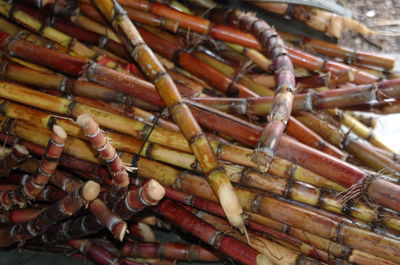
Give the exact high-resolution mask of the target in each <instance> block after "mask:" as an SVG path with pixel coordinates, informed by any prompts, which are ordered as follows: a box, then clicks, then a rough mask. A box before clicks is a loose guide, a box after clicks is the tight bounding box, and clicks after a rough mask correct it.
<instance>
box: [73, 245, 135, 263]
mask: <svg viewBox="0 0 400 265" xmlns="http://www.w3.org/2000/svg"><path fill="white" fill-rule="evenodd" d="M67 244H68V245H70V246H71V247H73V248H75V249H76V250H78V251H80V252H81V253H82V254H85V257H88V258H89V259H90V260H92V261H94V262H96V263H98V264H102V265H113V264H121V265H140V263H137V262H133V261H129V260H126V259H120V258H119V257H117V256H115V255H114V254H112V253H111V252H109V251H108V250H107V249H105V248H103V247H102V246H100V245H97V244H95V243H93V242H92V241H91V240H88V239H84V240H83V239H73V240H69V241H68V242H67Z"/></svg>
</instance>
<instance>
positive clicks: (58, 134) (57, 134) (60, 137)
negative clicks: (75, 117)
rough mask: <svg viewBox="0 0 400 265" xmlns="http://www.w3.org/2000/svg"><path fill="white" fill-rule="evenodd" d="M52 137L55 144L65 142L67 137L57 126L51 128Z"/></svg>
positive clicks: (61, 128)
mask: <svg viewBox="0 0 400 265" xmlns="http://www.w3.org/2000/svg"><path fill="white" fill-rule="evenodd" d="M53 133H54V134H53V136H55V137H56V139H53V140H55V142H57V143H63V142H65V140H66V139H67V137H68V135H67V133H66V132H65V130H64V129H63V127H61V126H58V125H54V126H53Z"/></svg>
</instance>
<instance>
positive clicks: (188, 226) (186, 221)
mask: <svg viewBox="0 0 400 265" xmlns="http://www.w3.org/2000/svg"><path fill="white" fill-rule="evenodd" d="M157 210H158V212H159V213H160V214H161V215H162V216H164V217H166V218H168V219H169V220H171V221H173V222H174V223H176V224H177V225H178V226H179V227H181V228H182V229H184V230H186V231H188V232H190V233H191V234H193V235H194V236H196V237H198V238H200V239H201V240H203V241H204V242H206V243H208V244H210V245H211V246H212V247H214V248H216V249H217V250H219V251H221V252H223V253H225V254H227V255H229V256H230V257H232V258H233V259H235V260H236V261H238V262H240V263H242V264H247V265H250V264H251V265H255V264H257V265H261V264H272V263H271V261H270V260H269V259H268V258H267V257H266V256H264V255H262V254H260V253H258V252H257V251H255V250H253V249H251V248H250V247H249V246H247V245H246V244H244V243H242V242H239V241H238V240H236V239H234V238H232V237H230V236H227V235H224V234H223V233H221V232H220V231H218V230H217V229H215V228H214V227H213V226H212V225H210V224H208V223H206V222H204V221H203V220H201V219H200V218H198V217H196V216H195V215H193V214H192V213H191V212H189V211H187V210H186V209H184V208H183V207H182V206H180V205H178V204H177V203H174V202H172V201H170V200H164V201H163V202H161V204H160V205H159V207H158V208H157Z"/></svg>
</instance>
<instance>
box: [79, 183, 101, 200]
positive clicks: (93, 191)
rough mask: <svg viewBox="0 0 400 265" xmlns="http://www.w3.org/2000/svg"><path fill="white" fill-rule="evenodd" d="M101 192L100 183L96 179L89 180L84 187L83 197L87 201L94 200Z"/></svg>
mask: <svg viewBox="0 0 400 265" xmlns="http://www.w3.org/2000/svg"><path fill="white" fill-rule="evenodd" d="M99 194H100V185H99V184H98V183H96V182H94V181H91V180H89V181H88V182H86V183H85V184H83V187H82V198H83V199H84V200H85V201H93V200H94V199H96V198H97V197H98V196H99Z"/></svg>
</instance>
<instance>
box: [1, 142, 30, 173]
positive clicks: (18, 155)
mask: <svg viewBox="0 0 400 265" xmlns="http://www.w3.org/2000/svg"><path fill="white" fill-rule="evenodd" d="M28 155H29V151H28V150H27V149H26V148H25V147H24V146H22V145H14V146H13V147H12V149H11V152H10V153H9V154H8V155H6V157H4V158H3V159H2V160H1V161H0V176H1V177H3V178H4V177H8V176H9V175H10V173H11V172H12V171H13V170H16V169H18V168H19V167H20V165H21V164H22V163H23V162H25V161H26V159H27V158H28Z"/></svg>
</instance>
